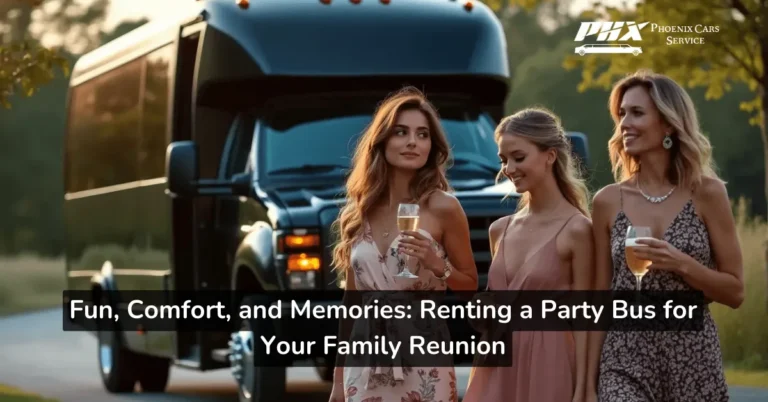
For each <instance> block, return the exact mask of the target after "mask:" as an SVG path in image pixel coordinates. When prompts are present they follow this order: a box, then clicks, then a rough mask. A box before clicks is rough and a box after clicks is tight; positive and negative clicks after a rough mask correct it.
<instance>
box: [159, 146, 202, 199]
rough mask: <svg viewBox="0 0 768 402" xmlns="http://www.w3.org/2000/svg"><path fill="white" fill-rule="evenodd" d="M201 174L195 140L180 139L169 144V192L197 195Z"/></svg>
mask: <svg viewBox="0 0 768 402" xmlns="http://www.w3.org/2000/svg"><path fill="white" fill-rule="evenodd" d="M199 174H200V172H199V169H198V166H197V145H196V144H195V143H194V142H193V141H178V142H173V143H171V144H170V145H168V148H167V150H166V155H165V177H166V178H167V180H168V191H167V192H169V193H171V194H172V195H176V196H191V195H196V194H197V182H198V178H199Z"/></svg>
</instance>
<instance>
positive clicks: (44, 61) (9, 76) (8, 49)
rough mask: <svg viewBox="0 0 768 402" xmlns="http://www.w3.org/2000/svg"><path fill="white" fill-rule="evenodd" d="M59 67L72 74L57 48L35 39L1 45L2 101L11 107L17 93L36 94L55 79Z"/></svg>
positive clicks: (6, 106) (0, 90) (0, 84)
mask: <svg viewBox="0 0 768 402" xmlns="http://www.w3.org/2000/svg"><path fill="white" fill-rule="evenodd" d="M56 67H58V68H59V69H60V70H61V71H62V72H63V73H64V75H68V74H69V63H68V61H67V59H66V58H65V57H64V56H62V55H61V53H60V52H59V50H57V49H48V48H45V47H43V46H41V45H39V44H36V43H33V42H22V43H12V44H10V45H5V46H3V45H0V104H2V105H3V107H5V108H10V107H11V103H10V98H11V97H12V96H13V95H15V94H21V95H24V96H32V95H33V94H34V93H35V92H36V91H37V89H38V88H40V87H41V86H43V85H45V84H48V83H49V82H50V81H51V80H53V79H54V77H55V70H56Z"/></svg>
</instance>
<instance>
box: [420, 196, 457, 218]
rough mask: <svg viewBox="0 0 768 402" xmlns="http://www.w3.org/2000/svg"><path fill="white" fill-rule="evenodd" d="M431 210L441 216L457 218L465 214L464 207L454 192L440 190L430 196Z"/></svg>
mask: <svg viewBox="0 0 768 402" xmlns="http://www.w3.org/2000/svg"><path fill="white" fill-rule="evenodd" d="M427 203H428V205H429V210H430V211H431V212H432V213H434V214H435V215H437V216H438V217H440V218H447V219H451V218H455V217H459V216H462V215H464V208H462V206H461V203H460V202H459V200H458V199H457V198H456V196H454V195H453V194H450V193H447V192H445V191H442V190H439V191H435V192H434V193H432V194H431V195H430V196H429V200H428V201H427Z"/></svg>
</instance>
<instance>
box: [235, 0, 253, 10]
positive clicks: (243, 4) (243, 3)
mask: <svg viewBox="0 0 768 402" xmlns="http://www.w3.org/2000/svg"><path fill="white" fill-rule="evenodd" d="M237 5H238V6H240V8H242V9H243V10H247V9H248V6H250V4H248V0H237Z"/></svg>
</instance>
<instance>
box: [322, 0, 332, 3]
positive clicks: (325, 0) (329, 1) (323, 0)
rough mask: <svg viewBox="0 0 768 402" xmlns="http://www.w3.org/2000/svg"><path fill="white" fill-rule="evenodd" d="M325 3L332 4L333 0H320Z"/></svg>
mask: <svg viewBox="0 0 768 402" xmlns="http://www.w3.org/2000/svg"><path fill="white" fill-rule="evenodd" d="M320 2H321V3H323V4H331V0H320Z"/></svg>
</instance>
